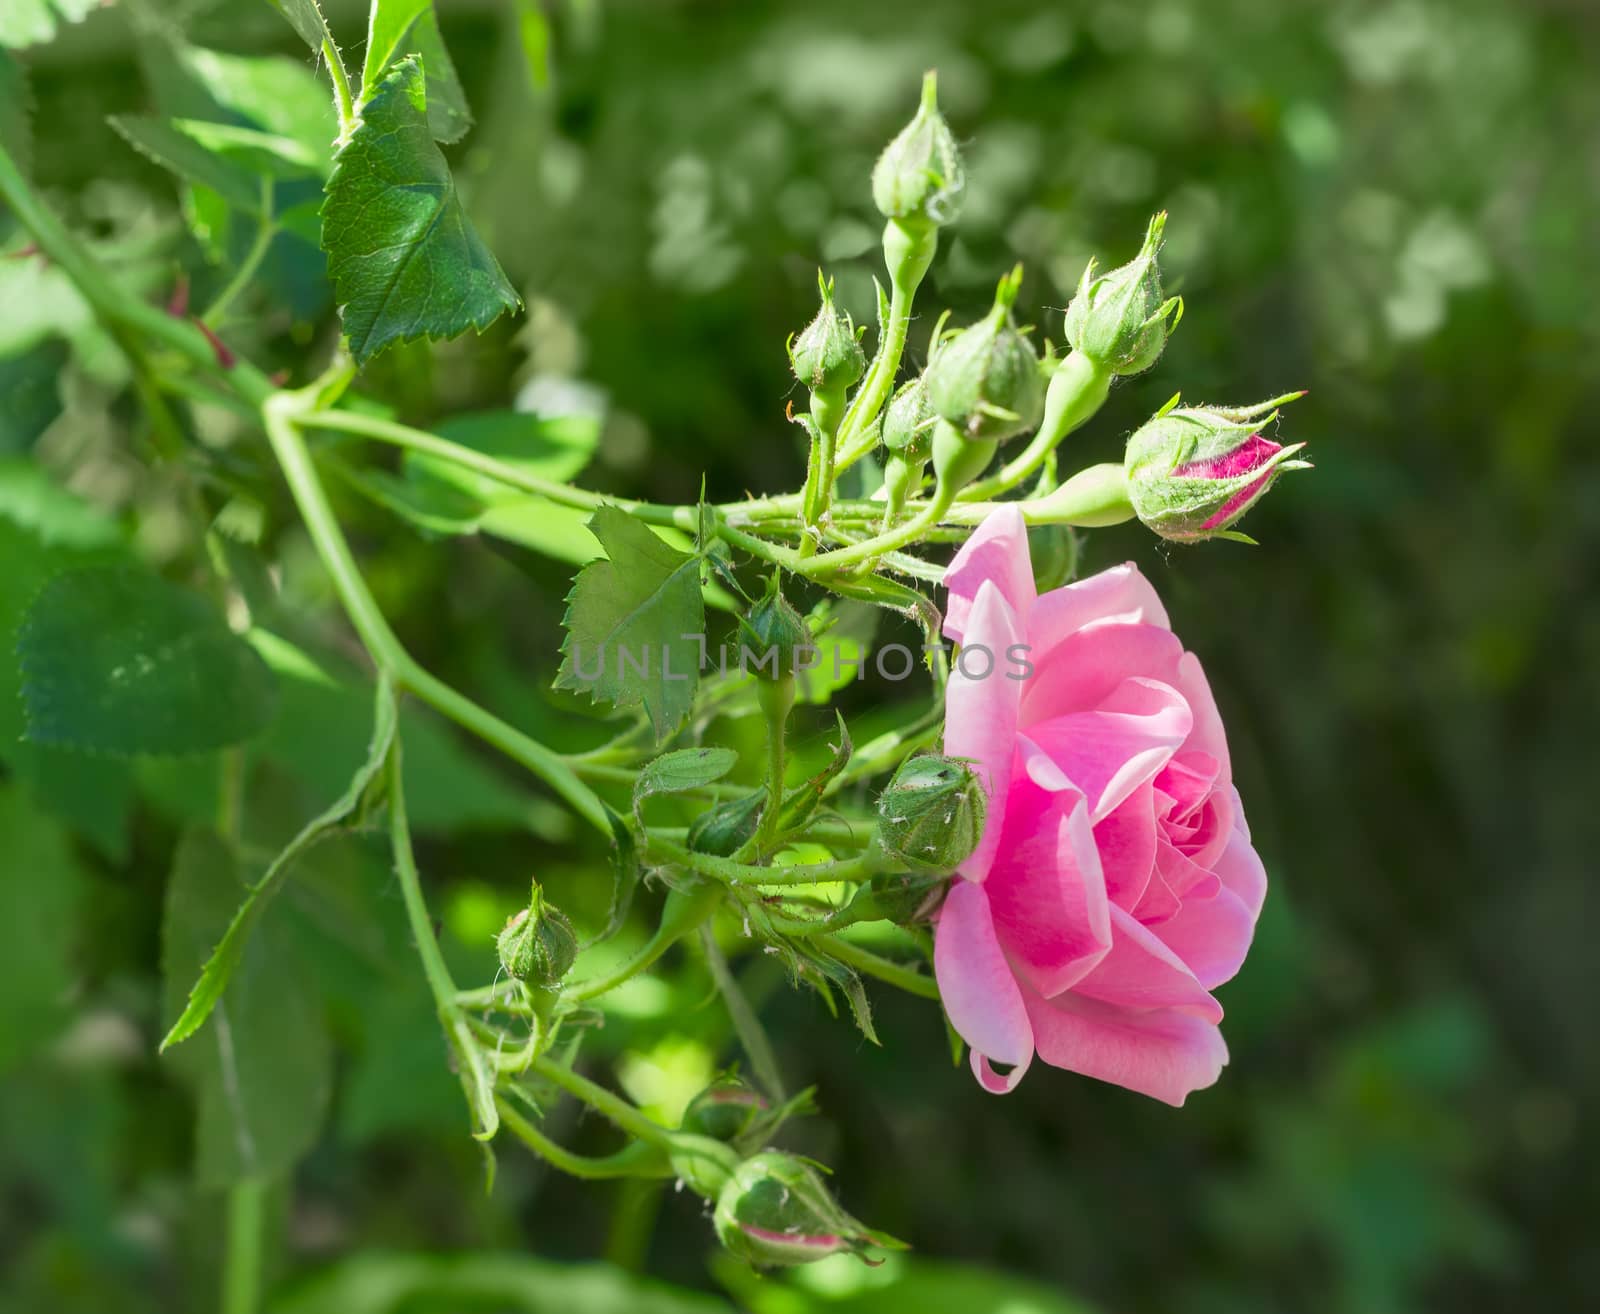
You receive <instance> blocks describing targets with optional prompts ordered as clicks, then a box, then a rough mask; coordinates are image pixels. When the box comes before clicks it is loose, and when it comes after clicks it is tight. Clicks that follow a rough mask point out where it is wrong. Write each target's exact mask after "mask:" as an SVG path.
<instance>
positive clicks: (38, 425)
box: [0, 338, 71, 456]
mask: <svg viewBox="0 0 1600 1314" xmlns="http://www.w3.org/2000/svg"><path fill="white" fill-rule="evenodd" d="M69 355H71V352H70V350H69V349H68V347H67V344H66V343H65V342H63V341H62V340H61V339H60V338H46V339H45V340H44V341H43V342H41V343H39V344H38V346H36V347H33V348H32V349H31V350H29V351H25V352H23V353H22V355H20V356H12V357H11V358H10V359H8V360H0V397H3V398H4V399H5V401H4V404H0V456H13V455H20V454H21V453H23V452H27V451H29V450H30V449H31V448H32V447H33V443H34V440H35V439H36V438H38V436H39V435H40V434H42V433H43V432H44V431H45V430H46V429H48V428H49V427H50V426H51V425H52V424H53V423H55V420H56V417H57V416H58V415H60V414H61V392H60V390H59V388H58V387H57V382H58V380H59V379H60V377H61V371H62V370H63V369H65V368H66V364H67V357H68V356H69Z"/></svg>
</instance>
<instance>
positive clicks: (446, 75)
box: [361, 0, 472, 142]
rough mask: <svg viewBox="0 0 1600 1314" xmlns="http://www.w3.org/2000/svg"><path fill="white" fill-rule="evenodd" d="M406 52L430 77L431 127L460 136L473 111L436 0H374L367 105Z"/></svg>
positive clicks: (448, 138) (364, 87)
mask: <svg viewBox="0 0 1600 1314" xmlns="http://www.w3.org/2000/svg"><path fill="white" fill-rule="evenodd" d="M403 55H415V56H417V58H418V59H420V60H421V61H422V68H423V73H424V75H425V77H426V79H427V98H428V128H429V130H430V131H431V132H432V133H433V135H434V138H435V140H437V141H442V142H452V141H460V140H461V138H463V137H464V136H466V135H467V129H468V128H470V127H471V126H472V111H471V110H470V109H469V108H468V107H467V96H466V93H465V92H464V91H462V90H461V79H460V78H458V77H457V76H456V69H455V65H454V64H452V63H451V62H450V52H449V51H448V50H446V49H445V44H444V37H443V36H441V35H440V33H439V20H438V18H437V16H436V15H435V14H434V12H433V0H372V12H371V20H370V22H369V23H368V25H367V58H366V65H365V67H364V68H363V70H362V74H361V99H362V102H363V105H364V104H365V102H366V101H367V100H369V99H370V98H371V97H372V95H373V93H374V92H375V91H376V90H377V89H378V87H379V85H380V84H381V83H382V82H383V79H384V76H385V75H386V74H387V73H388V71H389V69H390V67H391V66H392V65H393V64H394V62H395V60H397V59H399V58H400V57H401V56H403Z"/></svg>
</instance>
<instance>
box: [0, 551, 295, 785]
mask: <svg viewBox="0 0 1600 1314" xmlns="http://www.w3.org/2000/svg"><path fill="white" fill-rule="evenodd" d="M17 657H18V661H19V663H20V665H21V668H22V703H23V710H24V713H25V716H26V720H27V732H26V735H25V738H26V739H27V740H28V741H29V742H30V743H35V744H55V745H59V746H63V747H69V748H78V749H86V750H88V751H90V752H101V753H112V754H122V755H132V754H138V753H198V752H205V751H208V750H210V749H215V748H222V747H225V746H227V745H229V744H236V743H239V742H240V741H241V740H244V739H248V738H249V737H250V736H252V735H254V734H256V733H257V732H258V731H260V730H261V729H263V728H264V727H265V726H266V725H267V723H268V722H269V721H270V720H271V719H272V712H273V706H274V701H275V697H276V683H275V681H274V680H273V677H272V673H271V672H270V671H268V670H267V668H266V665H265V664H264V663H263V662H262V660H261V658H260V657H258V656H257V655H256V653H255V650H254V649H252V648H251V647H250V645H249V644H248V643H246V642H245V641H244V640H243V639H242V638H240V637H239V636H238V635H236V634H234V633H233V632H232V631H231V630H229V629H228V626H227V622H226V621H225V620H224V619H223V617H222V615H221V613H220V612H218V611H217V610H216V608H215V607H213V606H212V605H211V603H210V602H209V601H208V600H207V599H205V598H203V597H201V596H200V595H199V594H197V593H192V592H190V591H188V590H187V589H182V588H179V587H177V586H176V585H174V584H169V583H168V582H167V581H166V580H163V579H161V578H160V577H159V576H157V575H153V574H150V573H149V572H147V571H145V570H142V569H140V568H138V567H135V566H104V567H90V568H88V569H85V570H76V571H71V572H68V573H66V574H63V575H58V576H56V577H55V578H54V579H52V580H51V581H50V582H49V583H48V584H46V585H45V586H44V588H43V589H42V590H41V591H40V593H39V596H38V597H37V598H36V599H35V600H34V603H33V605H32V607H30V608H29V609H28V613H27V616H26V618H25V619H24V621H23V624H22V627H21V630H20V632H19V634H18V638H17Z"/></svg>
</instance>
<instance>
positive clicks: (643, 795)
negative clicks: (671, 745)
mask: <svg viewBox="0 0 1600 1314" xmlns="http://www.w3.org/2000/svg"><path fill="white" fill-rule="evenodd" d="M738 761H739V755H738V754H737V753H736V752H734V751H733V749H731V748H682V749H679V750H678V751H677V752H675V753H663V754H662V755H661V756H660V757H658V758H656V759H655V760H654V761H653V762H647V763H645V765H644V766H643V767H641V768H640V769H639V774H638V775H637V776H636V777H634V782H633V816H634V820H636V821H638V822H639V824H640V825H641V826H643V825H644V820H643V818H642V817H640V815H639V809H640V808H641V807H643V806H644V801H645V800H646V799H647V798H649V797H650V796H651V795H652V794H681V793H683V792H684V791H685V790H689V789H699V788H700V787H701V786H702V785H710V784H713V783H715V782H716V781H718V780H721V779H722V777H723V776H725V775H727V774H728V772H730V771H732V770H733V768H734V767H735V766H736V765H737V764H738Z"/></svg>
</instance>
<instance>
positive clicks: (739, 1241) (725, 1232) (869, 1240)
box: [713, 1150, 898, 1268]
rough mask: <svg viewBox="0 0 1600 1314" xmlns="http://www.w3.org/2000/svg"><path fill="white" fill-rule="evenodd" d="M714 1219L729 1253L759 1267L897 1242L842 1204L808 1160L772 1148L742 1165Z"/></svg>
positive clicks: (720, 1197) (724, 1191)
mask: <svg viewBox="0 0 1600 1314" xmlns="http://www.w3.org/2000/svg"><path fill="white" fill-rule="evenodd" d="M713 1222H714V1224H715V1226H716V1229H717V1236H718V1238H719V1239H720V1240H721V1241H722V1244H723V1245H724V1246H725V1247H726V1248H727V1249H728V1251H729V1252H730V1253H731V1254H733V1255H736V1256H737V1257H738V1258H740V1259H743V1260H745V1261H747V1262H748V1263H751V1264H754V1265H756V1266H757V1267H761V1268H775V1267H780V1266H787V1265H791V1264H809V1263H811V1262H812V1261H813V1260H817V1259H826V1258H827V1257H828V1256H829V1255H837V1254H840V1253H841V1252H845V1251H848V1252H850V1253H853V1254H859V1253H861V1252H862V1251H864V1250H866V1249H867V1248H868V1247H869V1246H873V1245H879V1246H895V1245H898V1243H897V1242H894V1241H892V1240H890V1239H889V1238H887V1237H883V1236H880V1235H878V1234H876V1233H873V1232H869V1231H868V1230H867V1229H866V1228H865V1227H863V1226H862V1225H861V1224H860V1223H859V1222H857V1221H856V1220H855V1219H854V1218H852V1217H851V1216H850V1215H849V1214H847V1213H846V1212H845V1211H844V1210H843V1209H842V1208H840V1206H839V1205H838V1203H837V1202H836V1201H835V1200H834V1198H833V1197H832V1196H831V1195H830V1194H829V1193H828V1188H827V1186H826V1185H825V1184H824V1183H823V1180H822V1175H821V1174H820V1173H819V1172H818V1171H817V1170H816V1169H815V1168H813V1167H812V1166H811V1165H810V1164H808V1163H807V1162H805V1160H803V1159H797V1158H796V1157H795V1156H794V1155H791V1154H780V1153H778V1152H777V1151H774V1150H768V1151H766V1152H765V1153H762V1154H758V1155H755V1156H754V1157H753V1158H749V1159H746V1160H745V1161H744V1162H743V1163H741V1164H740V1165H739V1167H738V1168H737V1169H736V1170H735V1171H734V1174H733V1176H732V1177H731V1178H730V1179H729V1180H728V1184H727V1185H726V1186H724V1187H723V1188H722V1192H721V1194H720V1195H718V1196H717V1207H716V1212H715V1214H714V1215H713Z"/></svg>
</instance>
